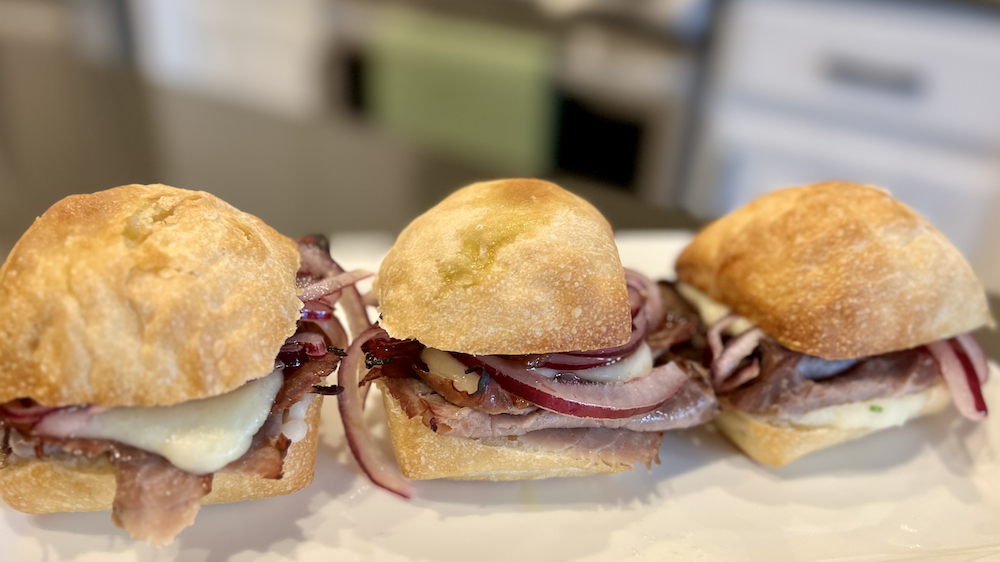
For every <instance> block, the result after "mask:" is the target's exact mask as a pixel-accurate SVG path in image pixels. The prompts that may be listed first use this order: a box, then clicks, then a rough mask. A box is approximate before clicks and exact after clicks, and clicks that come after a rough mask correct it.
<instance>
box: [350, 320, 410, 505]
mask: <svg viewBox="0 0 1000 562" xmlns="http://www.w3.org/2000/svg"><path fill="white" fill-rule="evenodd" d="M381 333H382V329H381V328H380V327H378V326H377V325H376V326H373V327H371V328H369V329H368V330H366V331H365V332H364V333H362V334H360V335H359V336H358V337H357V338H355V340H354V341H353V342H352V343H351V346H350V347H349V348H348V349H347V356H346V357H344V360H343V361H342V362H341V363H340V369H339V370H338V371H337V384H338V385H340V386H342V387H344V392H343V393H341V395H340V399H339V400H338V405H339V407H340V418H341V420H342V421H343V423H344V435H345V436H346V437H347V445H348V446H349V447H350V448H351V453H353V454H354V458H355V459H356V460H357V461H358V465H359V466H360V467H361V470H363V471H364V472H365V474H367V475H368V478H370V479H371V481H372V482H373V483H375V484H376V485H377V486H381V487H382V488H385V489H386V490H389V491H390V492H392V493H394V494H397V495H399V496H402V497H404V498H409V497H410V496H412V495H413V488H412V485H411V484H410V481H409V480H407V479H406V478H405V477H404V476H403V475H402V474H401V473H400V472H399V469H398V468H397V467H396V466H395V465H394V464H392V463H391V462H390V461H389V460H387V459H386V458H385V457H384V456H383V455H382V451H381V449H380V448H379V446H378V445H377V444H376V443H375V440H374V438H373V437H372V434H371V432H370V431H368V426H367V425H366V424H365V418H364V403H363V401H364V398H363V394H362V392H361V388H360V386H359V385H360V384H361V383H360V381H361V374H362V373H361V369H363V368H364V366H365V361H364V352H362V351H361V346H362V345H363V344H364V343H365V342H367V341H368V340H370V339H372V338H373V337H375V336H377V335H379V334H381Z"/></svg>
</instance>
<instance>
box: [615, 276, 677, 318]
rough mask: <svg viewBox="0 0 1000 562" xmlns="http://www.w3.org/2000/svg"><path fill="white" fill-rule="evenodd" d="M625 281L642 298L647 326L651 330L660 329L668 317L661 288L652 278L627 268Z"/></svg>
mask: <svg viewBox="0 0 1000 562" xmlns="http://www.w3.org/2000/svg"><path fill="white" fill-rule="evenodd" d="M625 281H626V282H627V283H628V286H629V287H630V288H633V287H634V288H636V289H638V290H639V293H640V295H641V296H642V301H643V303H642V312H643V314H645V316H646V324H647V325H648V326H649V327H651V328H654V329H655V328H658V327H659V326H660V324H662V323H663V319H664V318H666V316H667V311H666V309H665V308H664V307H663V299H662V298H661V297H660V288H659V287H657V286H656V283H654V282H653V281H652V280H651V279H650V278H648V277H646V276H645V275H643V274H641V273H639V272H638V271H634V270H632V269H628V268H625Z"/></svg>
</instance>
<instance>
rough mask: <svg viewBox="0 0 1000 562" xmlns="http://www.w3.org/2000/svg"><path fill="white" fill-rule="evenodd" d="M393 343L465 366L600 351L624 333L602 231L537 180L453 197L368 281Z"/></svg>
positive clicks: (583, 205) (609, 246) (627, 328)
mask: <svg viewBox="0 0 1000 562" xmlns="http://www.w3.org/2000/svg"><path fill="white" fill-rule="evenodd" d="M376 291H377V295H378V300H379V312H381V314H382V320H381V325H382V327H383V328H385V329H386V331H388V332H389V334H391V335H392V336H393V337H396V338H400V339H406V338H414V339H417V340H420V341H421V342H422V343H424V344H425V345H428V346H431V347H436V348H438V349H444V350H448V351H457V352H463V353H472V354H510V355H520V354H528V353H545V352H554V351H571V350H577V349H581V350H588V349H603V348H606V347H613V346H617V345H621V344H624V343H626V342H628V339H629V335H630V333H631V325H632V321H631V315H630V313H629V304H628V293H627V290H626V288H625V273H624V269H622V265H621V261H620V260H619V258H618V248H617V246H615V241H614V237H613V235H612V232H611V226H610V225H609V224H608V222H607V221H606V220H605V219H604V217H603V216H602V215H601V213H600V212H598V211H597V209H595V208H594V207H593V206H591V205H590V203H587V202H586V201H584V200H583V199H581V198H579V197H577V196H576V195H573V194H571V193H569V192H568V191H565V190H564V189H562V188H561V187H559V186H557V185H555V184H552V183H549V182H546V181H541V180H533V179H510V180H498V181H492V182H484V183H476V184H473V185H470V186H468V187H465V188H463V189H460V190H458V191H456V192H455V193H453V194H452V195H451V196H449V197H448V198H446V199H445V200H444V201H442V202H441V203H439V204H438V205H437V206H436V207H434V208H432V209H431V210H429V211H427V212H426V213H424V214H423V215H422V216H420V217H417V219H416V220H414V221H413V222H412V223H410V225H409V226H408V227H406V229H405V230H403V232H402V233H401V234H400V235H399V238H398V239H397V240H396V244H395V245H394V246H393V247H392V250H390V251H389V255H388V256H386V258H385V261H383V262H382V267H381V269H380V270H379V273H378V279H377V281H376Z"/></svg>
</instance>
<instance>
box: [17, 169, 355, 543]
mask: <svg viewBox="0 0 1000 562" xmlns="http://www.w3.org/2000/svg"><path fill="white" fill-rule="evenodd" d="M322 243H323V241H322V240H321V239H318V238H316V239H308V240H304V241H303V242H301V243H299V244H296V243H295V242H294V241H292V240H289V239H288V238H285V237H284V236H281V235H280V234H278V233H277V232H275V231H274V230H272V229H271V228H270V227H268V226H267V225H265V224H264V223H263V222H261V221H260V220H259V219H257V218H256V217H254V216H252V215H248V214H246V213H242V212H240V211H238V210H237V209H235V208H233V207H232V206H230V205H228V204H227V203H225V202H223V201H221V200H219V199H218V198H216V197H214V196H212V195H210V194H208V193H203V192H193V191H186V190H181V189H176V188H172V187H168V186H163V185H149V186H142V185H130V186H124V187H119V188H115V189H111V190H108V191H103V192H99V193H95V194H91V195H76V196H72V197H69V198H66V199H64V200H62V201H60V202H58V203H56V204H55V205H54V206H53V207H52V208H51V209H49V210H48V211H47V212H46V213H45V214H44V215H42V216H41V217H39V218H38V219H37V220H36V221H35V223H34V224H33V225H32V226H31V228H30V229H29V230H28V231H27V232H26V233H25V234H24V236H23V237H22V238H21V240H20V241H19V242H18V244H17V245H16V246H15V248H14V249H13V251H12V252H11V254H10V256H9V257H8V258H7V261H6V262H5V263H4V265H3V267H2V268H0V433H2V442H0V443H2V445H0V496H3V498H4V500H5V501H7V503H9V504H10V505H11V506H13V507H15V508H16V509H19V510H21V511H25V512H28V513H50V512H58V511H81V510H98V509H111V510H112V511H113V515H112V518H113V520H114V522H115V523H116V524H117V525H119V526H121V527H124V528H125V529H126V530H127V531H128V532H129V533H130V534H131V535H132V536H133V537H135V538H138V539H141V540H145V541H148V542H152V543H155V544H165V543H169V542H171V541H172V540H173V538H174V536H175V535H176V534H177V533H178V532H180V531H181V530H182V529H183V528H184V527H186V526H188V525H190V524H191V523H193V521H194V518H195V516H196V514H197V512H198V509H199V508H200V506H201V504H202V503H210V502H220V501H237V500H241V499H253V498H258V497H267V496H271V495H277V494H283V493H289V492H292V491H294V490H297V489H299V488H301V487H303V486H305V485H306V484H308V483H309V481H310V480H311V478H312V465H313V458H314V456H315V447H316V428H317V420H318V411H319V410H318V409H319V405H320V403H321V399H316V400H313V399H312V395H311V394H309V393H311V392H317V391H319V392H333V391H334V389H332V388H331V389H329V390H326V389H325V387H322V386H320V385H322V380H323V377H325V376H326V375H327V374H329V373H330V372H331V371H332V370H333V368H334V367H335V366H336V364H337V362H338V360H339V357H338V356H337V354H336V353H334V346H337V347H341V348H343V347H346V345H347V338H346V334H345V333H344V330H343V328H341V327H340V326H339V324H338V323H337V320H336V319H334V318H333V317H332V311H331V308H330V307H331V306H333V304H334V302H335V300H336V297H337V295H339V294H340V291H341V290H342V289H343V286H344V285H345V284H348V285H349V284H350V283H353V281H354V280H356V279H357V278H358V277H360V275H359V274H358V273H353V274H352V273H344V272H343V271H342V270H340V268H339V267H337V266H336V264H335V263H333V261H332V260H330V259H329V255H328V254H326V251H325V250H324V249H323V248H322V247H321V246H322ZM324 255H325V258H324ZM304 295H309V301H310V302H308V303H305V304H304V303H303V300H302V296H304ZM355 295H356V292H355ZM356 298H357V300H360V297H358V296H356ZM283 474H285V475H286V476H288V477H287V478H283V477H282V475H283ZM279 479H280V480H279Z"/></svg>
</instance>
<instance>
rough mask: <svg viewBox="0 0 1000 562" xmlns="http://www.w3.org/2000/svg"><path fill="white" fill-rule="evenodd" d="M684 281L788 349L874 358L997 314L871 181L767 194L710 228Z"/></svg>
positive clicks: (957, 263)
mask: <svg viewBox="0 0 1000 562" xmlns="http://www.w3.org/2000/svg"><path fill="white" fill-rule="evenodd" d="M677 275H678V277H679V278H680V280H681V281H684V282H685V283H688V284H691V285H694V286H695V287H697V288H698V289H700V290H702V291H703V292H705V293H706V294H708V296H709V297H711V298H713V299H715V300H716V301H719V302H722V303H724V304H726V305H727V306H729V307H730V308H732V309H734V310H735V311H736V312H738V313H739V314H741V315H742V316H745V317H747V318H749V319H750V320H751V321H753V322H755V323H756V324H758V325H759V326H760V327H761V328H763V329H764V331H765V332H767V333H768V334H770V335H771V336H773V337H774V338H775V339H777V340H778V341H779V342H781V343H782V344H783V345H785V346H786V347H788V348H790V349H794V350H795V351H800V352H802V353H807V354H809V355H816V356H819V357H824V358H826V359H846V358H853V357H863V356H868V355H878V354H882V353H887V352H889V351H894V350H899V349H906V348H911V347H915V346H918V345H923V344H926V343H929V342H932V341H935V340H938V339H942V338H946V337H951V336H954V335H956V334H960V333H963V332H968V331H970V330H973V329H975V328H978V327H980V326H982V325H984V324H991V323H992V322H993V321H992V318H991V317H990V313H989V306H988V304H987V301H986V296H985V293H984V292H983V288H982V285H981V284H980V282H979V280H978V279H977V278H976V275H975V274H974V273H973V271H972V269H971V268H970V267H969V265H968V263H966V261H965V259H964V258H963V257H962V255H961V254H960V253H959V252H958V250H956V249H955V247H954V246H952V245H951V243H950V242H948V240H947V239H946V238H945V237H944V236H943V235H942V234H941V233H940V232H939V231H938V230H937V229H935V228H934V227H933V226H932V225H931V224H930V223H928V222H927V221H926V220H924V219H923V218H922V217H920V216H919V215H917V214H916V213H915V212H913V211H912V210H910V208H909V207H907V206H905V205H903V204H902V203H900V202H898V201H895V200H894V199H892V197H890V195H889V193H888V192H886V191H884V190H881V189H878V188H876V187H872V186H866V185H857V184H852V183H846V182H830V183H823V184H817V185H811V186H806V187H797V188H791V189H784V190H781V191H776V192H774V193H771V194H768V195H765V196H763V197H761V198H759V199H757V200H755V201H753V202H751V203H750V204H749V205H747V206H745V207H743V208H742V209H740V210H738V211H736V212H734V213H732V214H730V215H728V216H725V217H723V218H721V219H719V220H717V221H715V222H714V223H712V224H711V225H709V226H708V227H707V228H705V229H704V230H703V231H702V232H701V233H699V234H698V236H697V237H695V239H694V240H693V241H692V242H691V244H690V245H689V246H688V247H687V248H686V249H685V250H684V251H683V253H682V254H681V255H680V257H679V258H678V260H677Z"/></svg>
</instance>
